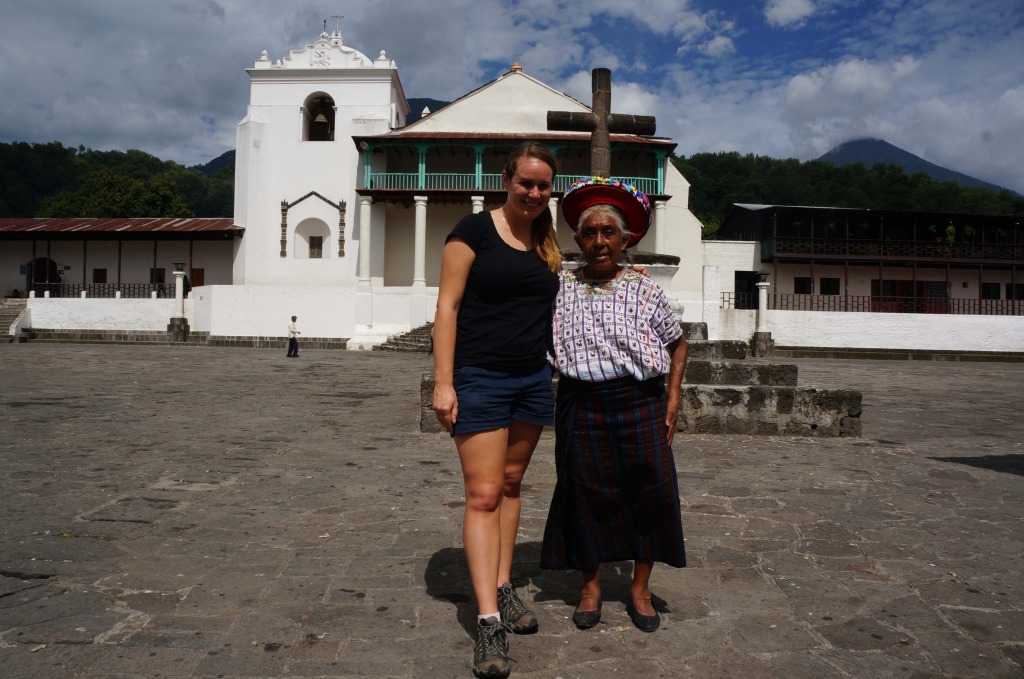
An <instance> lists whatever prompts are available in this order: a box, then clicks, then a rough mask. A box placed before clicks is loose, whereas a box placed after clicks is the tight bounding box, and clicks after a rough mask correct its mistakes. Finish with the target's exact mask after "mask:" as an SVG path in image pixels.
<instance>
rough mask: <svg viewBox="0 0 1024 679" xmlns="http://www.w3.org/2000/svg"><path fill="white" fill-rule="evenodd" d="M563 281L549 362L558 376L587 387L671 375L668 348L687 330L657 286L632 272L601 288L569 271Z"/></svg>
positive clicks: (554, 320)
mask: <svg viewBox="0 0 1024 679" xmlns="http://www.w3.org/2000/svg"><path fill="white" fill-rule="evenodd" d="M558 282H559V289H558V296H557V297H556V298H555V312H554V319H553V322H552V340H553V347H552V350H553V352H554V355H553V356H552V355H549V357H548V358H549V361H550V363H551V365H552V366H554V367H555V368H556V369H557V370H558V372H560V373H562V374H563V375H568V376H569V377H572V378H575V379H578V380H582V381H584V382H604V381H607V380H613V379H616V378H618V377H628V376H632V377H634V378H636V379H638V380H647V379H650V378H652V377H657V376H659V375H665V374H668V372H669V367H670V365H669V364H670V359H669V354H668V351H667V349H666V348H665V347H666V346H667V345H669V344H671V343H672V342H674V341H675V340H677V339H679V337H680V336H682V334H683V331H682V329H681V328H680V327H679V321H678V320H677V319H676V317H675V314H674V313H673V312H672V309H671V308H670V307H669V304H668V298H667V297H666V295H665V292H664V290H662V289H661V287H660V286H659V285H658V284H657V283H655V282H654V281H652V280H651V279H650V278H647V277H646V276H642V275H640V274H638V273H637V272H635V271H633V270H632V269H626V270H625V272H624V273H623V275H622V277H621V278H619V279H618V280H616V281H613V282H611V283H606V284H604V285H601V286H592V285H590V284H588V283H586V282H584V280H583V279H582V275H581V274H579V273H578V272H577V271H563V272H562V273H561V274H560V275H559V280H558Z"/></svg>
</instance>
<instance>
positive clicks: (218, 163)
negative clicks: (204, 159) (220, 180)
mask: <svg viewBox="0 0 1024 679" xmlns="http://www.w3.org/2000/svg"><path fill="white" fill-rule="evenodd" d="M234 164H235V150H234V149H231V150H230V151H225V152H224V153H222V154H220V155H219V156H217V157H216V158H214V159H213V160H211V161H210V162H208V163H206V164H205V165H193V166H192V169H193V170H199V171H200V172H202V173H203V174H205V175H206V176H207V177H212V176H213V175H215V174H217V173H218V172H219V171H220V170H222V169H224V168H225V167H227V166H228V165H234Z"/></svg>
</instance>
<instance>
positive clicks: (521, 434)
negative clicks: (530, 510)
mask: <svg viewBox="0 0 1024 679" xmlns="http://www.w3.org/2000/svg"><path fill="white" fill-rule="evenodd" d="M556 169H557V168H556V162H555V157H554V155H553V154H552V153H551V151H549V150H548V149H547V148H546V147H545V146H543V145H541V144H538V143H536V142H528V143H525V144H522V145H520V146H519V147H517V148H516V149H514V150H513V151H512V153H511V154H510V155H509V158H508V162H507V163H506V165H505V169H504V171H503V172H502V181H503V183H504V186H505V189H506V190H507V196H506V199H505V203H504V205H502V206H501V207H500V208H498V209H496V210H491V211H490V212H482V213H479V214H473V215H469V216H467V217H465V218H463V219H462V220H461V221H460V222H459V223H458V224H457V225H456V226H455V228H454V229H453V230H452V232H451V234H450V235H449V236H448V240H447V242H446V244H445V247H444V252H443V255H442V258H441V282H440V288H439V290H438V299H437V313H436V314H435V317H434V385H435V386H434V403H433V406H434V413H435V414H436V415H437V419H438V420H439V421H440V422H441V424H442V426H444V428H445V429H446V430H447V431H448V432H449V433H450V434H451V435H452V436H453V438H454V439H455V448H456V450H457V451H458V454H459V461H460V462H461V464H462V473H463V477H464V481H465V488H466V509H465V516H464V519H463V529H462V537H463V544H464V547H465V550H466V558H467V560H468V562H469V573H470V578H471V580H472V584H473V592H474V594H475V595H476V600H477V607H478V613H479V616H478V618H477V640H476V645H475V648H474V653H473V673H474V674H476V676H478V677H485V678H491V677H507V676H508V674H509V671H510V668H509V660H508V638H507V636H506V634H507V632H508V631H512V632H515V633H519V634H524V633H531V632H535V631H537V617H536V616H535V615H534V614H533V612H532V611H530V610H529V608H528V607H527V606H526V604H525V603H524V602H523V601H522V599H520V598H519V595H518V594H517V593H516V591H515V588H514V587H513V586H512V584H511V581H512V576H511V571H512V551H513V549H514V548H515V539H516V532H517V531H518V529H519V511H520V498H519V490H520V485H521V483H522V480H523V474H524V473H525V472H526V467H527V465H529V463H530V457H531V456H532V455H533V450H534V448H535V447H536V445H537V440H538V439H539V438H540V434H541V430H542V429H543V427H544V426H545V425H551V424H553V422H554V396H553V394H552V390H551V368H550V367H549V365H548V363H547V360H546V356H545V352H546V350H547V347H548V341H549V336H550V332H551V313H552V302H553V301H554V298H555V294H556V293H557V292H558V275H557V272H558V271H559V270H560V268H561V254H560V252H559V249H558V243H557V241H556V240H555V228H554V223H553V219H552V215H551V211H550V209H549V207H548V201H549V200H550V198H551V189H552V183H553V182H554V178H555V172H556Z"/></svg>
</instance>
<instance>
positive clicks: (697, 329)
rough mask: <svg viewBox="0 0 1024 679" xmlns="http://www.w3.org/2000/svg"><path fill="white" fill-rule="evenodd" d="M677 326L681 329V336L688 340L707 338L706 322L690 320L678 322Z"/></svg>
mask: <svg viewBox="0 0 1024 679" xmlns="http://www.w3.org/2000/svg"><path fill="white" fill-rule="evenodd" d="M679 327H680V328H682V329H683V337H685V338H686V340H687V341H688V342H692V341H695V340H706V339H707V338H708V324H707V323H703V322H701V323H691V322H684V321H680V322H679Z"/></svg>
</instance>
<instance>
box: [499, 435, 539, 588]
mask: <svg viewBox="0 0 1024 679" xmlns="http://www.w3.org/2000/svg"><path fill="white" fill-rule="evenodd" d="M543 429H544V428H543V427H541V426H540V425H536V424H527V423H525V422H520V421H519V420H512V424H510V425H509V428H508V452H507V454H506V456H505V484H504V488H503V494H504V497H503V498H502V500H501V509H500V511H499V513H500V516H501V558H500V559H499V561H498V573H497V575H498V581H497V582H496V583H495V584H494V588H495V589H497V588H498V587H501V586H502V585H504V584H505V583H506V582H512V554H513V552H514V551H515V547H516V534H517V533H518V532H519V515H520V512H521V510H522V500H521V498H520V497H519V493H520V487H521V486H522V483H523V475H524V474H525V473H526V468H527V467H528V466H529V464H530V458H531V457H532V456H533V451H534V449H535V448H536V447H537V441H538V440H539V439H540V434H541V431H543Z"/></svg>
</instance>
